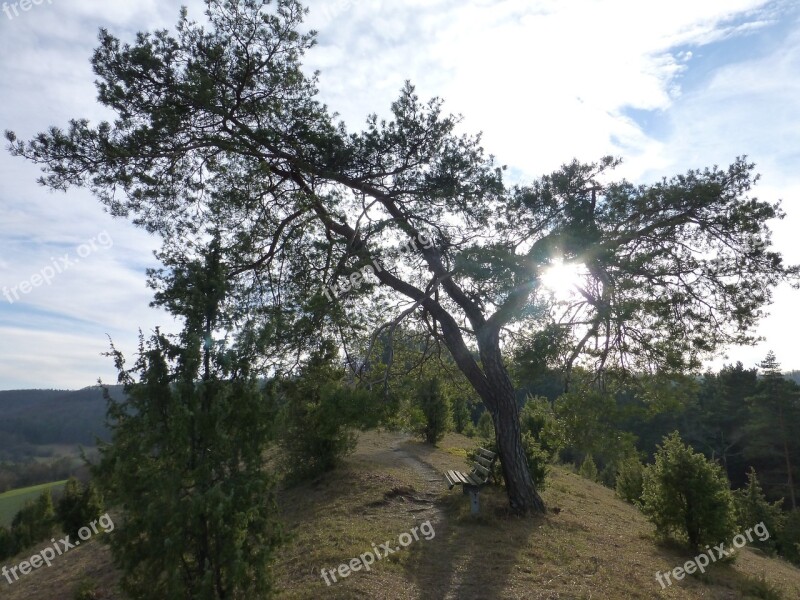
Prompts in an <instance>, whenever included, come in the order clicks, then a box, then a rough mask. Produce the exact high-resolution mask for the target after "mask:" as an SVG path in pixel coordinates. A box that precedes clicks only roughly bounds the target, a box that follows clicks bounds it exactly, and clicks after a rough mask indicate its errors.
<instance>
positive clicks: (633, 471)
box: [615, 457, 644, 506]
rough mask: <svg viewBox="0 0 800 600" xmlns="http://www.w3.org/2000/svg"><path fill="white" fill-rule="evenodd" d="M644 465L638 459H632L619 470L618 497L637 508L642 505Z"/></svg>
mask: <svg viewBox="0 0 800 600" xmlns="http://www.w3.org/2000/svg"><path fill="white" fill-rule="evenodd" d="M643 474H644V465H642V463H641V461H640V460H639V459H638V458H635V457H631V458H628V459H627V460H624V461H622V462H621V463H620V465H619V467H618V468H617V479H616V486H615V487H616V491H617V496H619V497H620V498H622V499H623V500H625V501H626V502H630V503H631V504H634V505H636V506H640V505H641V503H642V477H643Z"/></svg>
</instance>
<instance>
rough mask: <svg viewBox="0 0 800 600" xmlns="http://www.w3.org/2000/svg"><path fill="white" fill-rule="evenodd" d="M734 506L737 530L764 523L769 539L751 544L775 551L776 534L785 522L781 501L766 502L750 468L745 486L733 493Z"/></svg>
mask: <svg viewBox="0 0 800 600" xmlns="http://www.w3.org/2000/svg"><path fill="white" fill-rule="evenodd" d="M733 499H734V504H735V506H736V519H737V522H738V524H739V529H740V530H741V531H745V530H747V529H749V528H751V527H753V526H754V525H758V524H759V523H764V526H765V527H766V528H767V531H769V532H770V537H769V538H768V539H767V540H765V541H763V542H762V541H761V540H758V539H756V540H754V541H753V542H752V544H753V545H754V546H757V547H760V548H762V549H764V550H768V551H770V552H772V551H774V550H775V545H776V539H777V535H778V532H779V531H780V530H782V529H783V522H784V520H785V518H784V515H783V511H781V508H780V505H781V504H782V503H783V501H782V500H778V501H777V502H774V503H769V502H767V499H766V497H765V496H764V492H763V490H762V489H761V484H759V482H758V477H757V475H756V470H755V469H753V468H752V467H751V468H750V471H748V473H747V486H746V487H744V488H742V489H739V490H736V491H734V492H733Z"/></svg>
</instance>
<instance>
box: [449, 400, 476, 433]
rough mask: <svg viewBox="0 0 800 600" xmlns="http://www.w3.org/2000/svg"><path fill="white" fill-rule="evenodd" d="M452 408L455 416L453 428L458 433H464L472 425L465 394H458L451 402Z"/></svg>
mask: <svg viewBox="0 0 800 600" xmlns="http://www.w3.org/2000/svg"><path fill="white" fill-rule="evenodd" d="M450 410H451V412H452V416H453V429H454V430H455V431H456V432H457V433H464V432H465V431H466V429H467V427H468V426H470V425H472V421H470V414H469V404H468V402H467V399H466V398H464V396H456V397H455V398H453V401H452V402H451V403H450Z"/></svg>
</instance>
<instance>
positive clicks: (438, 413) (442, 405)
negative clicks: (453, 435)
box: [416, 379, 452, 444]
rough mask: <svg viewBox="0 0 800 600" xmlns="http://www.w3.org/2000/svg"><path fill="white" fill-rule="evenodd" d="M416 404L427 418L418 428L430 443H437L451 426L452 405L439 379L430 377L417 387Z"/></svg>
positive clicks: (417, 431)
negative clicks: (443, 391)
mask: <svg viewBox="0 0 800 600" xmlns="http://www.w3.org/2000/svg"><path fill="white" fill-rule="evenodd" d="M416 404H417V405H418V406H419V408H420V410H421V411H422V414H423V415H424V417H425V419H424V422H423V423H422V426H421V427H419V428H418V429H417V430H416V433H417V434H418V435H421V436H422V437H423V439H424V440H425V441H426V442H427V443H429V444H436V443H437V442H438V441H439V440H441V439H442V438H443V437H444V434H445V433H446V432H447V431H448V430H449V429H450V428H451V426H452V423H451V420H450V406H449V403H448V402H447V398H445V396H444V394H443V393H442V388H441V384H440V383H439V380H438V379H430V380H428V381H425V382H423V383H422V384H420V385H419V386H418V387H417V391H416Z"/></svg>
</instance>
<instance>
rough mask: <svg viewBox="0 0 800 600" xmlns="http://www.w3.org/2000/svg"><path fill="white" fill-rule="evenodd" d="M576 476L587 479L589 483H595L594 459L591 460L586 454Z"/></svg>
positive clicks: (595, 468) (590, 456) (595, 469)
mask: <svg viewBox="0 0 800 600" xmlns="http://www.w3.org/2000/svg"><path fill="white" fill-rule="evenodd" d="M578 475H580V476H581V477H583V478H584V479H588V480H589V481H595V482H596V481H597V465H596V464H595V463H594V459H593V458H592V455H591V454H587V455H586V458H584V459H583V462H582V463H581V466H580V468H579V469H578Z"/></svg>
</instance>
